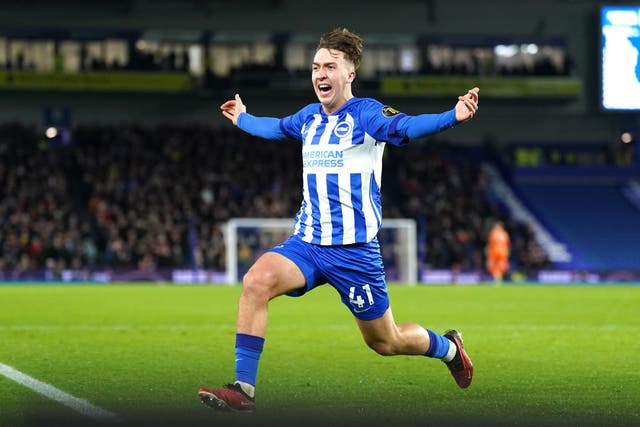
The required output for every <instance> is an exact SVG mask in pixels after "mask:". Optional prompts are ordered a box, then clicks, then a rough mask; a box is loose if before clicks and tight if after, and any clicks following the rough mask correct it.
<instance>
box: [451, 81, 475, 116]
mask: <svg viewBox="0 0 640 427" xmlns="http://www.w3.org/2000/svg"><path fill="white" fill-rule="evenodd" d="M478 92H480V89H479V88H477V87H474V88H473V89H469V90H468V91H467V93H466V94H464V95H462V96H459V97H458V103H457V104H456V107H455V110H456V120H458V121H459V122H465V121H467V120H470V119H471V118H472V117H473V116H474V115H475V114H476V113H477V112H478Z"/></svg>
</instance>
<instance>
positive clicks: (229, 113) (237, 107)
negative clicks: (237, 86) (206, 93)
mask: <svg viewBox="0 0 640 427" xmlns="http://www.w3.org/2000/svg"><path fill="white" fill-rule="evenodd" d="M220 110H222V114H223V115H224V116H225V117H226V118H227V119H229V120H231V121H232V122H233V124H234V125H236V126H238V116H239V115H240V113H246V112H247V107H246V106H245V105H244V104H243V103H242V99H240V95H238V94H237V93H236V96H235V99H230V100H228V101H227V102H225V103H224V104H222V105H221V106H220Z"/></svg>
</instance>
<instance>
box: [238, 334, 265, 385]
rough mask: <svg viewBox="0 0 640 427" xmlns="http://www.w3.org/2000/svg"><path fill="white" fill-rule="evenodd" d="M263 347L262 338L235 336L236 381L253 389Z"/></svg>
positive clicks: (243, 335) (244, 335)
mask: <svg viewBox="0 0 640 427" xmlns="http://www.w3.org/2000/svg"><path fill="white" fill-rule="evenodd" d="M263 346H264V338H262V337H257V336H254V335H247V334H236V381H242V382H244V383H248V384H251V385H252V386H254V387H255V385H256V377H257V376H258V362H259V361H260V354H261V353H262V347H263Z"/></svg>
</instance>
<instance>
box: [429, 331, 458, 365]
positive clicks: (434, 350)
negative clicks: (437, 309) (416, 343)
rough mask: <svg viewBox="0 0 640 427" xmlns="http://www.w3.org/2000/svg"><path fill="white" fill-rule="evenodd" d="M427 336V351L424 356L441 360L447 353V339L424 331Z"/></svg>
mask: <svg viewBox="0 0 640 427" xmlns="http://www.w3.org/2000/svg"><path fill="white" fill-rule="evenodd" d="M426 331H427V333H428V334H429V350H427V352H426V353H425V354H424V355H425V356H427V357H434V358H436V359H442V358H443V357H445V356H446V355H447V353H448V352H449V343H450V342H451V341H449V339H448V338H447V337H444V336H442V335H439V334H436V333H435V332H433V331H431V330H429V329H426Z"/></svg>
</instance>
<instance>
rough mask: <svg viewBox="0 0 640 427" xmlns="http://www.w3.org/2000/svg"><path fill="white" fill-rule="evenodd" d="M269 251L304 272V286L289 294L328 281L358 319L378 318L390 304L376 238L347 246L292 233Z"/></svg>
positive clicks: (302, 292)
mask: <svg viewBox="0 0 640 427" xmlns="http://www.w3.org/2000/svg"><path fill="white" fill-rule="evenodd" d="M270 252H276V253H279V254H280V255H283V256H285V257H287V258H289V259H290V260H291V261H293V262H294V263H295V264H296V265H297V266H298V268H300V270H301V271H302V273H303V274H304V277H305V279H306V285H305V287H304V288H302V289H298V290H296V291H294V292H291V293H289V294H287V295H289V296H295V297H297V296H301V295H304V294H305V293H307V292H308V291H310V290H312V289H313V288H315V287H318V286H320V285H323V284H325V283H329V284H330V285H331V286H333V287H334V288H335V289H336V290H337V291H338V293H339V294H340V298H341V299H342V303H343V304H344V305H346V306H347V307H348V308H349V310H351V312H352V313H353V315H354V316H355V317H357V318H358V319H362V320H372V319H377V318H378V317H380V316H382V315H383V314H384V313H385V312H386V311H387V309H388V308H389V294H388V292H387V285H386V282H385V275H384V266H383V264H382V256H381V255H380V245H379V244H378V239H373V240H372V241H371V242H369V243H356V244H353V245H346V246H319V245H314V244H312V243H307V242H305V241H303V240H302V239H300V237H298V236H296V235H293V236H291V237H289V239H288V240H286V241H285V242H284V243H281V244H279V245H277V246H275V247H274V248H272V249H271V250H270Z"/></svg>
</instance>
